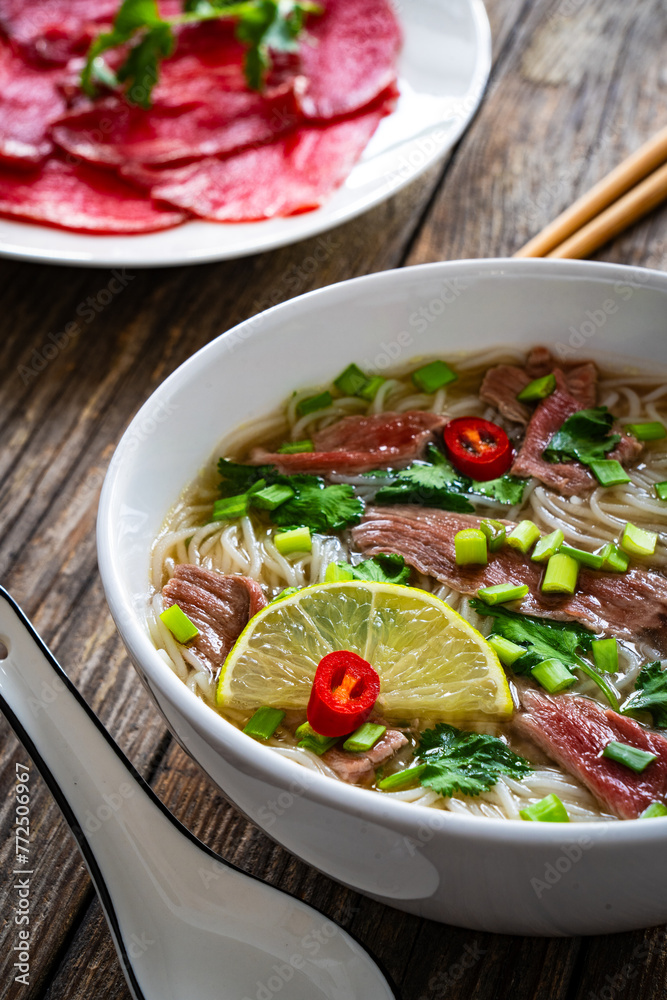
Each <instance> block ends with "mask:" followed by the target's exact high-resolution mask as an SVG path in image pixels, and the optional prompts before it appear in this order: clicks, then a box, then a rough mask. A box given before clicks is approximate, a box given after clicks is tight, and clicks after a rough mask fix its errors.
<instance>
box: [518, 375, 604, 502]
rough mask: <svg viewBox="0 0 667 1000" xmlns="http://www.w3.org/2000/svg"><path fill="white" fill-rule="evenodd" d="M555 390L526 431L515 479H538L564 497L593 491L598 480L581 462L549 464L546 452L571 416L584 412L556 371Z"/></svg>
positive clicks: (536, 413) (539, 406)
mask: <svg viewBox="0 0 667 1000" xmlns="http://www.w3.org/2000/svg"><path fill="white" fill-rule="evenodd" d="M554 374H555V376H556V388H555V390H554V391H553V392H552V393H551V395H550V396H547V398H546V399H543V400H542V402H541V403H539V404H538V406H537V407H536V409H535V412H534V413H533V416H532V417H531V419H530V423H529V424H528V427H527V429H526V436H525V438H524V441H523V444H522V445H521V449H520V451H519V454H518V455H517V457H516V459H515V460H514V465H513V466H512V473H513V475H515V476H535V478H536V479H539V480H540V481H541V482H543V483H544V484H545V485H546V486H549V487H551V489H554V490H557V491H558V492H559V493H562V494H563V496H574V495H575V494H581V493H583V492H586V491H588V490H590V489H592V488H593V487H594V485H595V482H596V481H595V479H594V477H593V475H592V473H591V472H589V470H588V469H587V468H586V466H585V465H581V463H580V462H547V460H546V459H545V458H543V457H542V453H543V452H544V449H545V448H546V447H547V445H548V444H549V442H550V441H551V438H552V437H553V436H554V434H555V433H556V431H558V430H559V429H560V428H561V427H562V425H563V424H564V422H565V421H566V420H567V418H568V417H571V416H572V414H573V413H576V412H577V411H578V410H581V409H583V407H582V405H581V403H580V401H579V400H578V399H575V397H574V396H573V395H572V394H571V393H570V391H569V390H568V387H567V383H566V381H565V376H564V375H563V373H562V372H561V371H560V369H558V368H557V369H555V371H554Z"/></svg>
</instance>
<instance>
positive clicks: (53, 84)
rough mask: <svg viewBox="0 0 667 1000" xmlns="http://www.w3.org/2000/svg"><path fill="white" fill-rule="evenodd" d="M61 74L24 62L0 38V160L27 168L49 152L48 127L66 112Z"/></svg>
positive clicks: (57, 71)
mask: <svg viewBox="0 0 667 1000" xmlns="http://www.w3.org/2000/svg"><path fill="white" fill-rule="evenodd" d="M62 76H63V74H62V71H61V70H59V69H55V70H54V69H49V70H42V71H41V72H40V71H38V70H36V69H34V68H33V67H31V66H28V65H26V63H25V62H24V61H23V60H22V59H21V58H20V57H19V56H17V55H15V54H14V52H13V51H12V48H11V46H10V45H9V44H8V43H7V42H5V41H3V40H2V38H0V161H4V162H5V163H7V164H8V165H10V166H15V167H26V168H27V169H30V168H32V167H35V166H36V165H37V164H39V163H41V161H42V160H44V159H45V158H46V156H48V154H49V153H50V152H51V150H52V149H53V143H52V142H51V139H50V137H49V126H50V125H51V123H52V122H54V121H55V120H56V119H57V118H59V117H60V115H62V114H63V112H64V111H65V99H64V97H63V96H62V93H61V91H60V86H59V85H60V82H61V79H62Z"/></svg>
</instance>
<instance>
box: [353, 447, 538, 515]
mask: <svg viewBox="0 0 667 1000" xmlns="http://www.w3.org/2000/svg"><path fill="white" fill-rule="evenodd" d="M366 475H367V476H368V478H369V479H373V478H375V479H378V480H379V481H381V480H382V479H386V478H387V476H388V474H387V472H386V471H385V470H383V469H379V470H377V472H369V473H366ZM391 478H392V482H391V483H388V484H387V485H386V486H380V489H379V490H378V492H377V494H376V496H375V501H376V503H416V504H420V505H421V506H422V507H439V508H440V509H441V510H452V511H456V512H458V513H473V512H474V510H475V508H474V507H473V505H472V503H471V502H470V499H469V497H470V496H472V497H474V496H485V497H489V498H491V499H492V500H495V501H497V502H498V503H502V504H509V505H511V504H517V503H520V502H521V498H522V497H523V491H524V490H525V488H526V484H527V482H528V480H527V479H519V478H518V477H517V476H512V475H510V474H509V473H506V474H505V475H504V476H501V477H500V478H499V479H491V480H489V481H488V482H485V483H483V482H478V481H476V480H474V479H469V478H468V476H464V475H462V473H460V472H457V471H456V469H455V468H454V466H453V465H452V464H451V462H449V461H448V459H447V458H446V457H445V456H444V455H443V454H442V452H441V451H439V450H438V449H437V448H436V447H435V446H434V445H432V444H431V445H429V446H428V448H427V452H426V461H425V462H414V463H413V464H412V465H410V466H408V468H407V469H401V471H400V472H397V473H395V474H391Z"/></svg>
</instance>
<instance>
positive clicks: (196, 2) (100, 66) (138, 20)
mask: <svg viewBox="0 0 667 1000" xmlns="http://www.w3.org/2000/svg"><path fill="white" fill-rule="evenodd" d="M321 11H322V7H321V6H320V5H319V4H317V3H314V2H313V0H187V2H186V3H185V5H184V10H183V13H182V14H180V15H178V16H177V17H172V18H163V17H161V16H160V12H159V10H158V5H157V0H123V3H122V4H121V6H120V8H119V10H118V13H117V14H116V17H115V18H114V21H113V25H112V27H111V30H110V31H105V32H102V33H101V34H99V35H98V36H97V38H95V39H94V40H93V42H92V43H91V46H90V48H89V50H88V55H87V57H86V63H85V65H84V67H83V70H82V72H81V88H82V90H83V91H84V92H85V93H86V94H88V95H89V97H96V96H97V93H98V85H99V84H100V83H101V84H104V85H105V86H106V87H111V88H112V89H120V90H122V91H123V92H124V94H125V96H126V98H127V100H128V101H129V102H130V103H131V104H137V105H139V107H142V108H149V107H150V105H151V97H152V93H153V88H154V87H155V85H156V83H157V82H158V79H159V75H160V64H161V62H162V60H163V59H166V58H167V57H168V56H170V55H172V53H173V51H174V48H175V46H176V35H175V33H174V29H175V28H178V27H180V26H181V25H186V24H200V23H202V22H204V21H212V20H219V19H221V18H226V19H231V20H234V21H235V22H236V37H237V38H238V40H239V41H240V42H242V43H243V44H244V45H245V46H246V53H245V59H244V67H243V68H244V73H245V77H246V80H247V82H248V86H249V87H250V88H251V89H252V90H261V89H262V87H263V85H264V82H265V80H266V77H267V74H268V73H269V71H270V69H271V65H272V63H271V52H294V51H296V50H297V48H298V38H299V36H300V35H301V32H302V30H303V27H304V24H305V20H306V17H307V16H308V14H318V13H321ZM120 46H128V51H127V55H126V57H125V60H124V62H123V63H122V64H121V66H120V67H119V69H118V70H117V71H116V72H114V71H113V70H112V69H111V68H110V67H109V65H108V64H107V62H106V61H105V60H104V58H103V55H104V53H105V52H109V51H110V50H111V49H116V48H119V47H120Z"/></svg>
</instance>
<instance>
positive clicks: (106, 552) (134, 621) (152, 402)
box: [97, 257, 667, 847]
mask: <svg viewBox="0 0 667 1000" xmlns="http://www.w3.org/2000/svg"><path fill="white" fill-rule="evenodd" d="M438 273H442V275H443V278H447V277H452V276H455V275H456V276H458V275H469V276H474V277H476V278H481V279H482V280H483V279H484V277H485V276H493V277H502V276H510V275H512V274H517V275H519V276H522V277H523V276H527V277H531V276H540V277H543V276H545V275H546V276H553V277H557V276H562V277H566V278H567V277H569V278H578V277H580V278H582V279H585V280H591V279H592V280H595V279H600V280H604V281H605V282H607V283H608V281H609V280H610V279H611V278H612V276H613V277H614V278H615V279H616V280H619V281H622V280H624V279H625V280H626V281H628V282H630V281H631V280H632V279H633V276H634V282H635V283H637V284H638V285H640V286H641V287H643V288H650V289H653V290H656V291H659V292H663V293H664V294H665V296H666V297H667V274H665V273H664V272H661V271H658V270H655V269H651V268H642V267H638V266H629V265H623V264H615V263H607V262H598V261H572V260H560V259H543V258H512V257H494V258H482V259H480V258H469V259H462V260H455V261H438V262H435V263H428V264H419V265H413V266H411V267H402V268H395V269H391V270H385V271H379V272H375V273H373V274H369V275H362V276H359V277H355V278H351V279H347V280H345V281H340V282H336V283H334V284H332V285H326V286H324V287H322V288H318V289H314V290H312V291H309V292H306V293H304V294H302V295H299V296H296V297H294V298H292V299H289V300H287V301H286V302H282V303H279V304H278V305H275V306H272V307H270V308H269V309H267V310H264V311H262V312H261V313H259V314H257V316H253V317H250V318H248V319H246V320H244V321H242V322H241V323H238V324H236V325H235V326H233V327H231V328H230V329H229V330H226V331H224V332H223V333H222V334H220V335H219V336H217V337H216V338H214V339H213V340H212V341H210V342H209V343H208V344H206V345H205V346H204V347H202V348H200V350H198V351H197V352H195V354H193V355H191V356H190V357H189V358H188V359H187V360H186V361H184V362H183V363H182V364H181V365H180V366H179V367H178V368H177V369H176V370H175V371H174V372H172V373H171V375H169V376H168V377H167V378H166V379H165V380H164V381H163V382H161V383H160V385H159V386H158V387H157V388H156V389H155V390H154V392H153V393H152V394H151V395H150V396H149V398H148V399H147V400H146V402H145V403H144V404H143V405H142V406H141V407H140V409H139V410H138V411H137V413H136V414H135V415H134V417H133V418H132V420H131V422H130V424H129V425H128V426H127V428H126V430H125V432H124V434H123V435H122V437H121V440H120V442H119V443H118V445H117V447H116V450H115V452H114V455H113V456H112V459H111V462H110V465H109V468H108V471H107V474H106V476H105V479H104V483H103V487H102V493H101V497H100V503H99V509H98V517H97V553H98V564H99V570H100V576H101V579H102V584H103V587H104V591H105V595H106V599H107V603H108V605H109V608H110V610H111V614H112V616H113V618H114V620H115V623H116V626H117V628H118V631H119V633H120V635H121V638H122V639H123V642H124V644H125V646H126V648H127V649H128V650H129V652H130V654H131V657H132V658H133V660H135V661H136V662H138V663H139V664H140V665H141V671H143V673H144V674H145V677H146V680H147V681H148V682H149V685H150V686H151V687H154V688H156V689H157V690H158V691H159V692H160V694H161V695H162V696H163V697H164V698H166V699H167V701H168V702H169V703H170V704H171V706H172V707H173V708H174V709H175V710H176V712H178V713H179V714H180V715H181V716H182V717H183V718H184V719H185V721H186V722H187V723H188V724H189V725H190V726H192V727H193V728H194V729H195V730H196V731H197V732H198V733H199V734H200V735H202V737H203V738H205V740H206V742H207V743H208V744H209V746H211V747H213V748H214V749H215V748H216V745H217V744H219V743H224V744H225V745H226V746H227V747H228V748H229V749H230V751H231V752H232V753H233V755H234V757H235V760H236V761H237V762H238V761H240V760H246V761H247V762H248V771H249V772H251V773H252V774H253V775H254V776H258V777H260V778H261V779H262V780H265V781H267V782H268V783H269V784H274V785H276V784H277V785H279V786H280V787H279V788H277V792H278V793H279V792H280V790H282V789H288V788H290V786H294V785H297V786H298V788H299V792H298V794H299V795H303V797H305V798H310V799H313V800H315V801H316V802H318V803H320V804H323V805H328V806H335V807H337V808H338V809H340V810H342V811H343V812H349V813H351V814H355V815H359V814H360V813H363V814H364V816H365V817H366V818H367V819H369V820H370V821H375V822H377V823H378V824H383V823H388V824H390V825H391V826H392V827H393V828H394V829H396V828H403V829H405V830H412V831H414V830H420V829H423V828H424V827H425V826H426V827H427V828H428V829H430V830H432V831H433V832H434V833H435V832H438V833H439V832H441V831H442V832H444V833H445V834H446V833H447V832H450V833H451V834H452V835H456V836H459V837H461V838H469V837H471V836H473V835H474V837H475V839H476V840H478V841H483V842H486V841H493V842H494V843H497V844H498V843H501V844H507V843H514V844H520V843H527V844H533V845H535V844H538V845H539V844H543V845H545V846H547V845H548V846H551V847H553V846H560V845H562V844H563V843H570V842H581V841H582V838H593V839H594V841H595V842H600V841H604V842H605V843H607V844H611V843H613V844H614V845H619V844H623V843H627V844H628V845H637V844H640V843H644V842H646V841H654V840H660V841H662V840H663V838H664V833H665V830H666V829H667V817H657V820H658V821H657V822H655V820H654V822H652V823H646V824H643V823H637V822H636V821H632V820H630V821H628V820H626V821H622V822H619V821H618V820H613V821H605V820H601V821H600V820H596V821H577V822H573V823H571V824H567V826H564V825H563V824H550V823H525V822H524V821H522V820H520V819H515V820H507V819H500V818H492V817H483V818H482V817H477V816H469V815H463V814H460V813H450V812H447V811H444V810H437V809H431V808H429V807H427V806H419V805H415V804H413V803H405V802H403V801H397V800H394V799H390V798H389V797H388V796H382V795H380V794H378V793H377V792H376V791H373V790H371V789H366V788H359V787H356V786H353V785H349V784H347V783H345V782H343V781H335V780H333V779H331V778H329V777H327V776H326V775H322V774H319V773H317V772H314V771H311V770H310V769H308V768H305V767H303V766H302V765H300V764H297V763H295V762H294V761H292V760H289V759H286V758H284V757H282V756H280V755H278V754H275V753H271V751H270V749H269V748H268V747H264V746H262V745H261V744H259V743H258V742H257V741H255V740H253V739H251V738H250V737H248V736H246V735H245V734H244V733H242V732H241V731H240V730H239V729H237V728H236V727H235V726H233V725H232V724H231V723H229V722H227V720H226V719H224V718H223V717H222V716H221V715H218V714H217V713H216V712H215V711H214V710H213V709H212V708H210V707H209V706H208V705H207V704H206V703H205V702H204V701H203V700H202V699H201V698H199V697H197V695H195V694H194V693H193V692H192V691H190V690H189V688H188V687H187V686H186V685H185V684H184V683H183V681H181V680H180V679H179V678H178V676H177V675H176V674H175V673H174V672H173V671H172V670H171V669H170V667H169V666H168V665H167V664H166V663H165V661H164V660H163V659H162V657H161V656H160V655H159V653H158V651H157V649H156V648H155V646H154V645H153V643H152V642H151V639H150V637H149V635H148V633H147V631H146V628H145V624H144V623H143V622H142V621H141V618H140V615H139V614H138V612H137V610H136V608H135V606H134V604H133V602H132V600H131V597H130V595H129V594H128V593H127V592H126V589H125V587H124V585H123V583H122V579H121V573H120V564H119V560H118V557H117V549H116V546H115V545H114V544H113V540H114V512H115V511H116V510H117V509H118V507H119V504H120V502H121V501H122V489H121V486H120V482H119V478H120V471H121V467H122V464H123V456H124V454H125V452H126V451H127V450H129V442H131V441H133V440H134V435H135V433H136V428H137V427H138V426H140V424H141V422H142V421H145V420H146V419H147V418H148V417H149V416H150V415H151V414H152V413H153V411H155V410H156V409H158V408H159V407H160V406H161V405H163V401H166V400H167V399H168V398H169V396H170V395H172V394H173V392H174V391H175V389H176V388H177V387H180V386H182V385H183V384H187V383H188V382H190V381H191V380H192V379H193V377H194V378H196V377H197V376H198V375H200V374H201V373H202V372H204V371H205V370H206V369H207V367H208V364H209V359H210V358H212V357H213V356H217V354H218V353H220V352H222V353H223V354H224V353H225V352H226V351H227V350H228V349H229V347H230V345H231V344H232V343H233V341H234V337H233V335H234V334H238V333H239V332H242V333H243V338H244V339H245V340H247V341H248V343H251V342H252V341H253V340H255V339H260V338H261V337H262V336H266V335H267V334H268V331H269V328H270V327H271V326H272V325H273V326H274V328H275V324H276V323H280V322H281V321H284V320H288V319H289V317H290V316H291V315H292V314H293V313H296V314H298V312H299V311H300V310H301V308H302V307H303V304H304V303H307V304H310V303H312V302H313V300H315V299H317V298H320V299H323V300H325V301H326V300H328V302H326V304H327V305H334V304H335V303H336V302H337V301H340V300H344V299H346V298H347V296H348V295H349V293H350V290H352V291H353V292H354V291H355V290H356V289H358V288H359V287H362V286H364V285H366V286H368V287H369V289H370V288H372V287H374V286H377V285H381V284H382V283H383V282H392V283H393V282H395V281H402V282H408V283H409V282H410V281H411V279H412V277H413V276H414V277H415V278H417V279H419V278H420V277H422V276H432V275H437V274H438ZM639 276H641V277H639ZM260 316H261V318H262V320H263V321H264V320H267V319H268V320H269V322H268V323H267V322H262V323H259V324H258V323H257V319H258V317H260ZM253 324H255V326H254V329H253ZM273 336H275V333H274V334H273ZM148 559H149V554H148V553H146V563H147V567H148ZM138 672H139V671H138ZM216 752H217V750H216ZM193 757H194V759H195V761H197V758H196V756H194V755H193ZM200 766H201V765H200ZM234 766H238V763H236V764H235V765H234ZM223 791H224V789H223ZM481 819H483V821H482V822H480V820H481ZM254 822H257V821H256V820H254ZM259 825H261V823H260V824H259Z"/></svg>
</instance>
